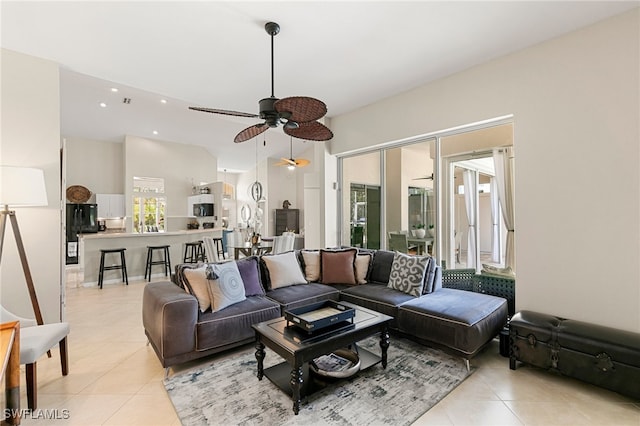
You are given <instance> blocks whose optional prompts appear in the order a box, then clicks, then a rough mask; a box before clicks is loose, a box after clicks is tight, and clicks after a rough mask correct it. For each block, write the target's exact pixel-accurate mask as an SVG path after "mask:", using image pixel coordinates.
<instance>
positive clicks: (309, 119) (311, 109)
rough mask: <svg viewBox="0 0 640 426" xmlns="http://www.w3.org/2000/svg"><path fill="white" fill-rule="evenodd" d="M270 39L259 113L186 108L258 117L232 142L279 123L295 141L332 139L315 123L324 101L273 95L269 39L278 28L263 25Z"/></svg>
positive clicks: (330, 134)
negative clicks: (267, 82)
mask: <svg viewBox="0 0 640 426" xmlns="http://www.w3.org/2000/svg"><path fill="white" fill-rule="evenodd" d="M264 29H265V31H266V32H267V34H269V35H270V36H271V96H270V97H268V98H264V99H261V100H260V102H258V105H259V108H260V113H259V114H251V113H246V112H238V111H229V110H225V109H213V108H201V107H189V109H192V110H194V111H202V112H210V113H213V114H223V115H233V116H236V117H248V118H261V119H263V120H264V122H263V123H260V124H254V125H253V126H250V127H247V128H246V129H244V130H242V131H241V132H240V133H238V134H237V135H236V137H235V138H234V139H233V141H234V142H236V143H239V142H245V141H248V140H249V139H251V138H253V137H256V136H258V135H259V134H261V133H263V132H266V131H267V130H268V129H269V128H270V127H278V125H280V124H283V129H284V132H285V133H286V134H288V135H290V136H293V137H295V138H301V139H307V140H313V141H327V140H329V139H331V138H333V133H332V132H331V130H329V128H328V127H326V126H325V125H324V124H322V123H320V122H318V121H316V120H318V119H320V118H322V117H323V116H324V115H325V114H326V113H327V106H326V105H325V103H324V102H322V101H320V100H318V99H315V98H310V97H306V96H292V97H289V98H283V99H278V98H276V97H275V95H274V90H273V87H274V83H273V81H274V79H273V37H274V36H275V35H276V34H278V33H279V32H280V25H278V24H276V23H275V22H267V23H266V24H265V26H264Z"/></svg>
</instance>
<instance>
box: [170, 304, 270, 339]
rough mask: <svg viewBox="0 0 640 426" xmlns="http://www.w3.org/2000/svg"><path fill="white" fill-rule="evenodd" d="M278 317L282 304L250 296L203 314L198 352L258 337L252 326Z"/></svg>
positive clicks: (197, 332) (197, 334) (200, 320)
mask: <svg viewBox="0 0 640 426" xmlns="http://www.w3.org/2000/svg"><path fill="white" fill-rule="evenodd" d="M278 317H280V305H278V304H277V303H275V302H273V301H271V300H269V299H267V298H266V297H264V296H252V297H247V298H246V299H245V300H243V301H242V302H239V303H236V304H234V305H231V306H229V307H228V308H226V309H223V310H221V311H218V312H211V311H207V312H206V313H204V314H201V315H200V318H199V320H198V323H197V324H196V350H198V351H205V350H208V349H212V348H218V347H224V346H227V345H231V344H235V343H237V342H240V341H243V340H247V341H251V340H252V339H253V338H255V332H254V331H253V328H251V326H252V325H253V324H257V323H259V322H262V321H268V320H270V319H274V318H278ZM180 331H183V332H186V331H187V330H180ZM175 332H178V330H176V331H175Z"/></svg>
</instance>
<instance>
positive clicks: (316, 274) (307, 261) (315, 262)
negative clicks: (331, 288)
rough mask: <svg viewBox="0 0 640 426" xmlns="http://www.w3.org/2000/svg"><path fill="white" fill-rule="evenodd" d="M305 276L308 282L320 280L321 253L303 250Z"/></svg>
mask: <svg viewBox="0 0 640 426" xmlns="http://www.w3.org/2000/svg"><path fill="white" fill-rule="evenodd" d="M301 253H302V260H303V262H304V275H305V278H306V279H307V281H309V282H314V281H318V279H320V252H319V251H309V250H303V251H302V252H301Z"/></svg>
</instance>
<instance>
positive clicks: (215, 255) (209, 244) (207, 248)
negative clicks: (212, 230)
mask: <svg viewBox="0 0 640 426" xmlns="http://www.w3.org/2000/svg"><path fill="white" fill-rule="evenodd" d="M202 242H203V243H204V254H205V256H206V257H207V260H208V261H209V262H210V263H222V262H229V261H231V260H232V259H221V258H220V255H219V251H218V245H217V244H216V242H215V240H214V239H213V238H212V237H202Z"/></svg>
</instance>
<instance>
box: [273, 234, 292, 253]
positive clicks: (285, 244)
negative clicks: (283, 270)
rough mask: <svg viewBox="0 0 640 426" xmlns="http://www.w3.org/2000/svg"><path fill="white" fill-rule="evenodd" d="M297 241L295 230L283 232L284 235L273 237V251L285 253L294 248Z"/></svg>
mask: <svg viewBox="0 0 640 426" xmlns="http://www.w3.org/2000/svg"><path fill="white" fill-rule="evenodd" d="M295 243H296V234H294V233H293V232H283V233H282V235H279V236H276V237H273V249H271V253H273V254H278V253H285V252H287V251H291V250H293V246H294V245H295Z"/></svg>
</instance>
